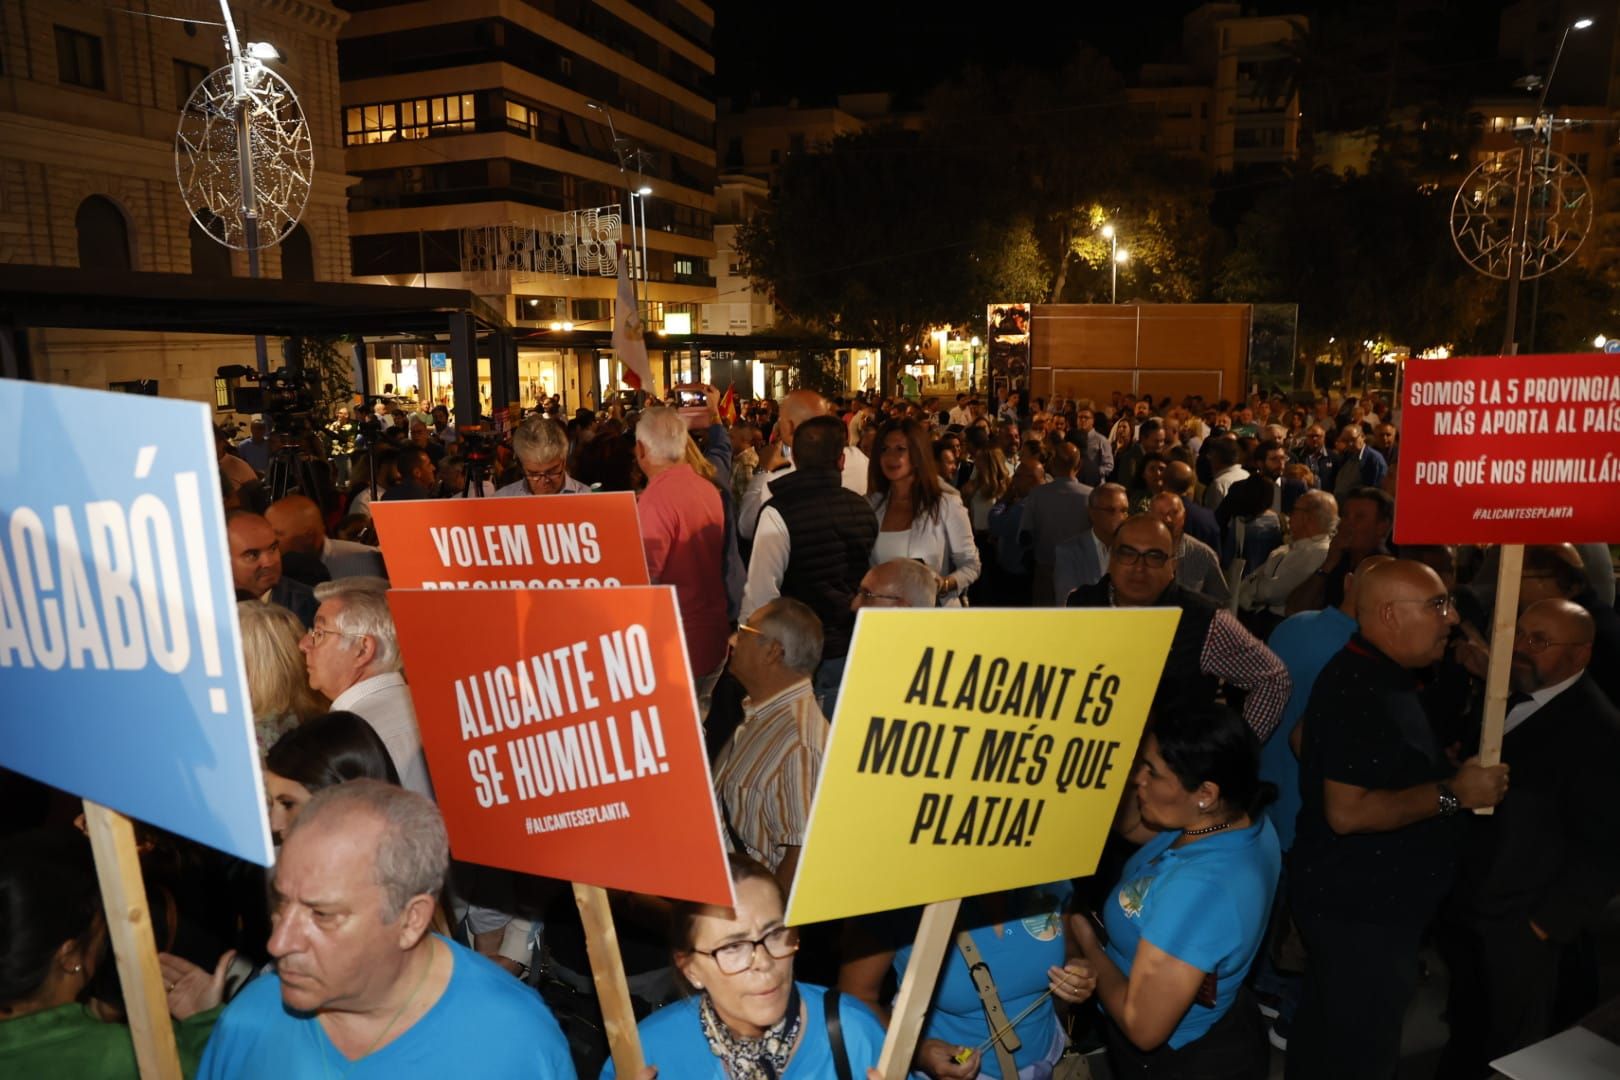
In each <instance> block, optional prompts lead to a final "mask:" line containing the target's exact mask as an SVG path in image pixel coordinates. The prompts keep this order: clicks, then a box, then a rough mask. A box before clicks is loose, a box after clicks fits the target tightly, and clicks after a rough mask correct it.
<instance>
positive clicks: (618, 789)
mask: <svg viewBox="0 0 1620 1080" xmlns="http://www.w3.org/2000/svg"><path fill="white" fill-rule="evenodd" d="M583 497H584V496H578V498H583ZM573 498H575V497H574V496H569V497H564V498H558V499H554V500H551V499H540V500H535V501H557V502H567V501H571V499H573ZM388 602H389V607H390V608H391V609H392V610H393V614H394V623H395V626H396V628H397V631H398V634H399V643H400V651H401V654H402V655H403V658H404V661H405V674H406V678H407V679H408V680H409V682H410V688H411V697H412V699H413V700H414V701H415V703H416V717H417V723H418V725H419V726H420V728H421V732H422V746H423V749H424V751H425V752H426V755H427V762H428V772H429V773H430V774H431V775H432V777H433V788H434V792H435V794H436V795H437V797H438V800H439V807H440V809H441V810H443V811H444V818H445V824H446V827H447V828H448V829H449V832H450V846H451V849H452V850H453V851H454V852H455V855H456V857H457V858H458V859H465V860H468V861H470V862H476V863H482V864H484V865H488V866H498V867H504V868H506V869H510V870H519V871H522V872H524V873H530V874H539V875H541V876H544V877H551V878H559V879H562V880H565V881H574V882H584V883H586V884H589V885H597V886H602V887H605V888H612V889H627V890H631V891H634V892H642V893H651V894H653V895H656V896H669V897H676V898H679V899H686V900H697V901H700V902H704V903H713V904H723V905H727V906H729V905H730V904H731V903H732V902H733V898H732V892H731V878H730V874H729V872H728V871H727V868H726V860H725V850H724V845H723V843H722V841H721V834H720V820H719V813H718V811H717V809H716V807H715V801H714V788H713V784H712V783H711V781H710V777H709V764H708V757H707V755H706V754H705V752H704V747H703V737H702V731H701V729H700V727H699V724H698V717H697V701H696V698H695V696H694V694H693V689H692V676H691V673H690V669H689V667H688V663H687V658H686V644H685V640H684V638H683V637H682V635H681V626H680V617H679V615H678V613H677V611H676V608H675V592H674V590H673V589H671V588H669V587H668V586H643V587H640V588H628V589H613V590H598V589H566V590H551V589H546V590H538V589H531V590H523V589H519V590H502V591H483V590H478V591H474V590H467V591H460V590H457V591H453V592H433V591H416V592H406V591H401V590H398V589H395V590H393V591H391V592H390V593H389V594H388ZM448 628H453V629H454V635H455V645H454V648H446V647H445V639H446V631H447V629H448Z"/></svg>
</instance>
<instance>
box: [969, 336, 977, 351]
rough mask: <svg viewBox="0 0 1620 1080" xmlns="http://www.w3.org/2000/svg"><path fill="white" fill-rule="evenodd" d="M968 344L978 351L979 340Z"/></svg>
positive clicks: (975, 339)
mask: <svg viewBox="0 0 1620 1080" xmlns="http://www.w3.org/2000/svg"><path fill="white" fill-rule="evenodd" d="M968 344H969V345H971V346H973V347H974V348H975V349H977V348H978V347H979V339H978V338H974V339H973V340H972V341H970V342H968Z"/></svg>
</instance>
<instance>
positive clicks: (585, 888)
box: [574, 881, 645, 1080]
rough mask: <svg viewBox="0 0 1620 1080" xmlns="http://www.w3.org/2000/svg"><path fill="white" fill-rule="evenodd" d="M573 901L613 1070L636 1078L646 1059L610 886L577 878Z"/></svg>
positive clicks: (629, 1079)
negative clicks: (606, 886)
mask: <svg viewBox="0 0 1620 1080" xmlns="http://www.w3.org/2000/svg"><path fill="white" fill-rule="evenodd" d="M574 902H575V903H576V904H578V905H579V915H580V921H581V922H583V923H584V924H585V950H586V953H587V954H588V955H589V956H590V958H591V979H592V981H594V982H595V983H596V999H597V1001H598V1002H600V1003H601V1006H602V1024H603V1026H604V1027H605V1028H606V1029H607V1038H608V1048H609V1050H611V1051H612V1053H613V1070H614V1072H615V1073H616V1074H617V1075H619V1076H622V1077H625V1080H633V1078H634V1077H635V1075H636V1074H637V1073H639V1072H640V1071H641V1069H642V1066H643V1065H644V1064H645V1062H644V1061H643V1060H642V1057H641V1036H640V1034H639V1033H638V1032H637V1031H636V1013H635V1009H634V1008H632V1007H631V1005H630V984H629V982H628V981H627V980H626V979H625V975H624V957H623V956H622V955H620V953H619V934H618V931H617V930H615V929H614V926H613V909H612V908H611V907H610V906H609V905H608V894H607V890H606V889H603V888H599V887H598V886H595V885H585V884H581V883H580V882H577V881H576V882H574Z"/></svg>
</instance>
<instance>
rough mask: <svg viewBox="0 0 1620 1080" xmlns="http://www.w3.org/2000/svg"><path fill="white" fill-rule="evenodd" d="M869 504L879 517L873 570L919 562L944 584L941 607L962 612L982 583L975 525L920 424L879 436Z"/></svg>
mask: <svg viewBox="0 0 1620 1080" xmlns="http://www.w3.org/2000/svg"><path fill="white" fill-rule="evenodd" d="M877 450H878V453H877V456H876V457H874V458H873V459H872V465H871V470H870V471H869V472H868V474H867V496H866V498H867V501H868V502H870V503H871V504H872V509H873V511H874V512H875V513H876V514H877V518H878V529H879V531H878V539H877V543H876V544H874V545H873V546H872V562H871V565H873V566H879V565H881V564H883V563H886V562H888V561H889V560H890V559H915V560H917V561H918V562H920V563H922V564H923V565H924V566H926V567H928V568H929V569H930V570H932V571H933V572H934V574H935V575H936V576H937V577H938V579H939V604H940V606H942V607H961V606H962V594H963V593H964V592H966V590H967V588H968V586H969V585H972V584H973V583H974V582H975V581H977V580H978V579H979V549H978V547H977V546H976V545H975V544H974V542H973V522H972V521H971V520H969V518H968V512H967V507H965V506H963V505H962V496H961V495H960V494H958V493H957V491H956V489H955V488H953V487H951V486H950V485H949V484H946V483H944V482H943V481H941V480H940V478H939V471H938V469H937V468H936V466H935V463H934V453H933V444H932V443H931V442H930V441H929V439H928V433H927V431H926V429H924V427H923V426H922V425H921V424H920V423H918V422H917V421H915V420H891V421H890V422H889V423H887V424H884V425H883V430H882V431H881V432H880V433H879V435H878V446H877Z"/></svg>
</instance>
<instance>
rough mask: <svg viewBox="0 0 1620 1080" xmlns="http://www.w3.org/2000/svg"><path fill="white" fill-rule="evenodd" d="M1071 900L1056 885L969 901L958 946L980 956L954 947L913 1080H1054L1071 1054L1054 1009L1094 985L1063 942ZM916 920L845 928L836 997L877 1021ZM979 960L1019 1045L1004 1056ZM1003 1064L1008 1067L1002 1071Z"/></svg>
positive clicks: (900, 917)
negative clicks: (977, 971)
mask: <svg viewBox="0 0 1620 1080" xmlns="http://www.w3.org/2000/svg"><path fill="white" fill-rule="evenodd" d="M1071 893H1072V888H1071V886H1070V884H1069V882H1067V881H1060V882H1054V883H1053V884H1050V885H1037V886H1034V887H1032V888H1027V889H1012V890H1009V891H1007V892H1000V893H991V894H989V895H986V896H976V897H971V898H969V899H967V900H965V901H963V904H962V911H961V914H960V915H959V916H958V917H957V922H956V929H957V931H958V936H960V934H961V933H963V932H965V933H966V934H967V936H968V938H969V941H970V946H969V947H970V949H971V950H972V951H973V952H974V953H975V954H976V956H975V958H974V959H973V960H972V961H970V960H969V959H968V957H967V956H966V955H965V954H964V951H963V949H962V946H961V945H959V944H955V943H953V944H952V946H951V948H950V950H949V951H948V952H947V954H946V957H945V965H944V968H943V970H942V971H941V972H940V977H939V985H938V987H937V988H936V990H935V992H934V997H933V1000H932V1001H931V1002H930V1003H929V1008H928V1015H927V1017H926V1018H925V1019H924V1021H923V1031H922V1036H921V1038H920V1039H919V1040H918V1042H917V1050H916V1053H915V1054H914V1056H913V1058H912V1068H913V1069H914V1070H915V1072H914V1075H919V1076H924V1077H928V1078H929V1080H974V1078H976V1077H985V1078H991V1077H994V1078H998V1080H1013V1076H1014V1075H1017V1076H1025V1075H1047V1076H1049V1075H1051V1069H1052V1068H1053V1067H1054V1066H1055V1065H1056V1064H1057V1062H1058V1060H1059V1059H1060V1058H1061V1057H1062V1056H1063V1052H1064V1050H1065V1048H1066V1047H1067V1045H1068V1038H1067V1036H1066V1035H1065V1034H1064V1031H1063V1027H1062V1025H1061V1024H1060V1023H1059V1020H1058V1014H1057V1010H1056V1008H1055V1004H1056V1002H1055V1001H1054V999H1056V1001H1064V1002H1069V1003H1071V1004H1078V1003H1079V1002H1082V1001H1085V1000H1087V999H1088V998H1089V997H1090V996H1091V991H1092V987H1093V986H1094V985H1095V977H1094V976H1093V974H1092V972H1091V969H1090V967H1089V966H1088V965H1086V964H1085V963H1084V962H1083V961H1081V960H1079V959H1077V958H1076V957H1074V956H1073V949H1072V947H1071V945H1070V943H1069V942H1068V940H1067V937H1068V935H1066V934H1064V932H1063V917H1064V915H1065V914H1066V913H1067V912H1068V910H1069V900H1070V896H1071ZM920 917H921V913H920V912H919V911H917V910H915V909H913V910H910V911H903V912H896V913H894V914H893V915H885V916H877V917H874V918H870V919H864V920H860V921H859V922H857V923H855V924H854V925H852V926H851V927H849V928H848V929H847V930H846V933H847V934H848V941H847V944H846V948H845V957H844V964H843V967H842V968H841V970H840V972H839V976H838V985H839V987H840V988H842V989H843V990H844V991H846V992H847V993H850V994H853V995H855V996H856V997H858V998H860V999H861V1000H863V1001H865V1002H866V1003H867V1004H868V1005H870V1006H872V1007H873V1008H874V1009H876V1010H879V1012H880V1014H881V1013H882V1011H883V1004H882V1002H881V1001H880V1000H879V995H880V994H881V993H882V988H883V984H884V976H885V975H886V974H887V973H888V971H889V968H890V967H891V965H892V966H893V968H894V974H895V979H896V980H897V981H898V980H900V979H903V978H904V977H905V973H906V967H907V965H908V964H909V963H910V962H911V944H910V943H911V941H912V940H913V939H914V938H915V937H916V936H917V923H918V920H919V919H920ZM981 960H982V962H983V963H984V965H985V967H987V968H988V969H989V973H990V978H991V980H992V981H993V982H994V987H995V994H996V998H997V1000H999V1001H1000V1003H1001V1008H1002V1013H1003V1014H1004V1015H1005V1017H1006V1020H1007V1022H1008V1023H1010V1024H1011V1025H1012V1033H1013V1034H1014V1035H1015V1036H1016V1038H1015V1039H1007V1040H1004V1042H1003V1045H1002V1046H1001V1047H1000V1048H997V1047H996V1046H995V1045H994V1044H993V1043H990V1036H991V1031H990V1023H989V1020H988V1019H987V1014H986V1012H985V1004H984V999H983V998H982V997H981V996H980V993H979V990H978V988H977V987H976V986H975V984H974V981H973V976H972V974H971V971H970V965H971V964H972V963H978V962H979V961H981ZM987 1043H990V1045H989V1046H988V1047H987V1048H986V1049H984V1050H982V1051H981V1049H980V1048H981V1047H985V1046H986V1044H987ZM1004 1056H1005V1058H1007V1059H1010V1060H1008V1061H1007V1062H1006V1068H1005V1070H1004V1069H1003V1057H1004Z"/></svg>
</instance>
